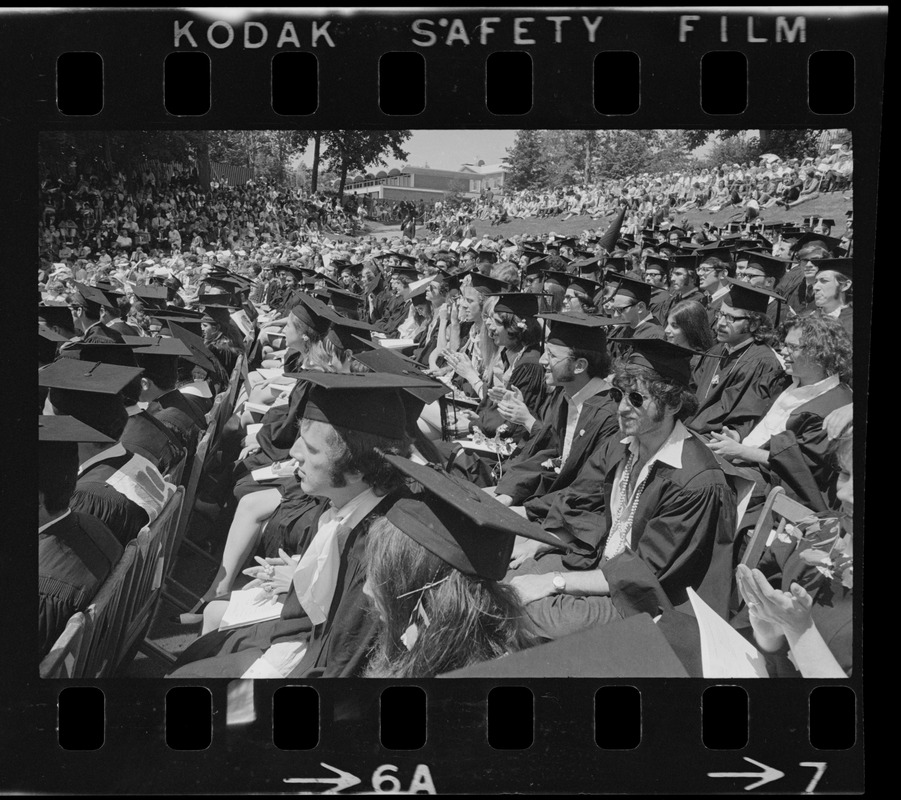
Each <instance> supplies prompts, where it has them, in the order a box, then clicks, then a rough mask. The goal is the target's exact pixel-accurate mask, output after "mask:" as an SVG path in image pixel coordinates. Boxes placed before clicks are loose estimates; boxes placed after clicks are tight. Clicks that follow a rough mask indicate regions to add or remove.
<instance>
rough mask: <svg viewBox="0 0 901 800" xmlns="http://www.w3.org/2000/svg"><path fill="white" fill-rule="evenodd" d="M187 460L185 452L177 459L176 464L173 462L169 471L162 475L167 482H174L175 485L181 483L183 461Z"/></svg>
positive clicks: (183, 467) (183, 468) (183, 470)
mask: <svg viewBox="0 0 901 800" xmlns="http://www.w3.org/2000/svg"><path fill="white" fill-rule="evenodd" d="M187 460H188V454H187V453H185V454H184V455H182V457H181V458H180V459H179V460H178V463H177V464H173V465H172V467H171V468H170V469H169V471H168V472H167V473H166V474H165V475H164V476H163V477H164V478H165V479H166V480H167V481H168V482H169V483H172V484H174V485H175V486H180V485H181V479H182V478H183V477H184V473H185V463H186V462H187Z"/></svg>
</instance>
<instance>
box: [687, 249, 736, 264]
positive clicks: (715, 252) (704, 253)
mask: <svg viewBox="0 0 901 800" xmlns="http://www.w3.org/2000/svg"><path fill="white" fill-rule="evenodd" d="M695 255H696V256H697V258H698V266H700V265H701V264H703V263H705V262H706V261H710V260H711V259H718V260H720V261H722V262H723V263H724V264H727V265H731V264H732V248H731V247H723V246H722V245H720V246H717V247H699V248H698V249H697V250H695Z"/></svg>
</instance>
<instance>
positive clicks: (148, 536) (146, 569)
mask: <svg viewBox="0 0 901 800" xmlns="http://www.w3.org/2000/svg"><path fill="white" fill-rule="evenodd" d="M184 496H185V490H184V489H183V488H182V487H179V488H178V489H177V490H176V492H175V494H173V495H172V497H170V498H169V500H168V502H167V503H166V505H165V506H164V507H163V510H162V511H161V512H160V515H159V516H158V517H157V518H156V519H155V520H153V522H151V523H150V524H149V525H146V526H145V527H144V528H142V529H141V531H140V532H139V533H138V536H137V543H138V547H137V557H136V566H135V569H134V571H133V572H132V580H131V584H130V585H129V587H128V591H127V594H123V598H122V600H123V602H124V603H125V619H124V623H125V634H124V637H123V640H122V642H121V645H120V651H119V657H118V659H117V662H118V664H119V665H121V664H125V663H127V662H129V661H131V659H132V658H133V657H134V652H135V650H136V649H137V647H138V645H139V644H140V643H141V642H142V641H143V640H144V637H145V636H146V634H147V631H148V630H149V629H150V623H151V620H152V619H153V615H154V612H155V611H156V607H157V603H158V601H159V598H160V591H161V589H162V585H163V575H164V574H165V569H166V563H167V558H168V556H169V554H170V551H171V547H172V540H173V538H174V537H175V529H176V526H177V525H178V518H179V514H180V512H181V506H182V500H183V499H184Z"/></svg>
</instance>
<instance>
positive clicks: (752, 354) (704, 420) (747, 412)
mask: <svg viewBox="0 0 901 800" xmlns="http://www.w3.org/2000/svg"><path fill="white" fill-rule="evenodd" d="M708 352H709V353H710V354H711V355H712V356H725V358H705V359H702V361H701V364H700V367H699V370H698V373H697V381H698V391H697V396H698V402H699V404H700V406H699V408H698V411H697V413H696V414H695V416H694V417H693V418H692V419H691V420H689V421H688V422H687V423H686V425H687V427H688V428H690V429H691V430H693V431H696V432H697V433H710V432H711V431H720V430H722V429H723V428H724V427H729V428H732V429H734V430H735V431H737V432H738V434H739V436H740V437H741V438H744V437H745V436H746V435H747V434H748V433H749V432H750V430H751V429H752V428H753V427H754V426H755V425H756V424H757V423H758V422H759V421H760V418H761V417H762V416H763V415H764V414H765V413H766V412H767V411H768V410H769V407H770V406H771V405H772V404H773V400H775V399H776V397H777V396H778V395H779V394H780V393H781V392H782V391H783V390H784V389H785V388H786V387H787V386H788V385H789V383H790V379H789V377H788V376H787V375H786V374H785V370H784V369H783V368H782V365H781V364H780V363H779V359H778V358H776V354H775V353H774V352H773V350H772V348H770V347H768V346H767V345H764V344H757V343H756V342H753V341H752V342H751V343H750V344H749V345H746V346H745V347H742V348H740V349H739V350H736V351H735V352H733V353H731V354H728V353H727V351H726V346H725V345H723V344H716V345H714V346H713V347H711V348H710V350H709V351H708Z"/></svg>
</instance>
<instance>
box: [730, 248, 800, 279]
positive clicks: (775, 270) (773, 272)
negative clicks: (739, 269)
mask: <svg viewBox="0 0 901 800" xmlns="http://www.w3.org/2000/svg"><path fill="white" fill-rule="evenodd" d="M741 252H742V255H743V256H747V260H748V267H756V268H757V269H759V270H763V274H764V275H766V277H768V278H775V279H776V281H777V282H778V281H779V280H780V279H781V278H782V276H783V275H785V271H786V269H788V267H790V266H791V261H789V260H788V259H785V258H778V257H776V256H771V255H770V254H769V253H763V252H761V251H759V250H742V251H741Z"/></svg>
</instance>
